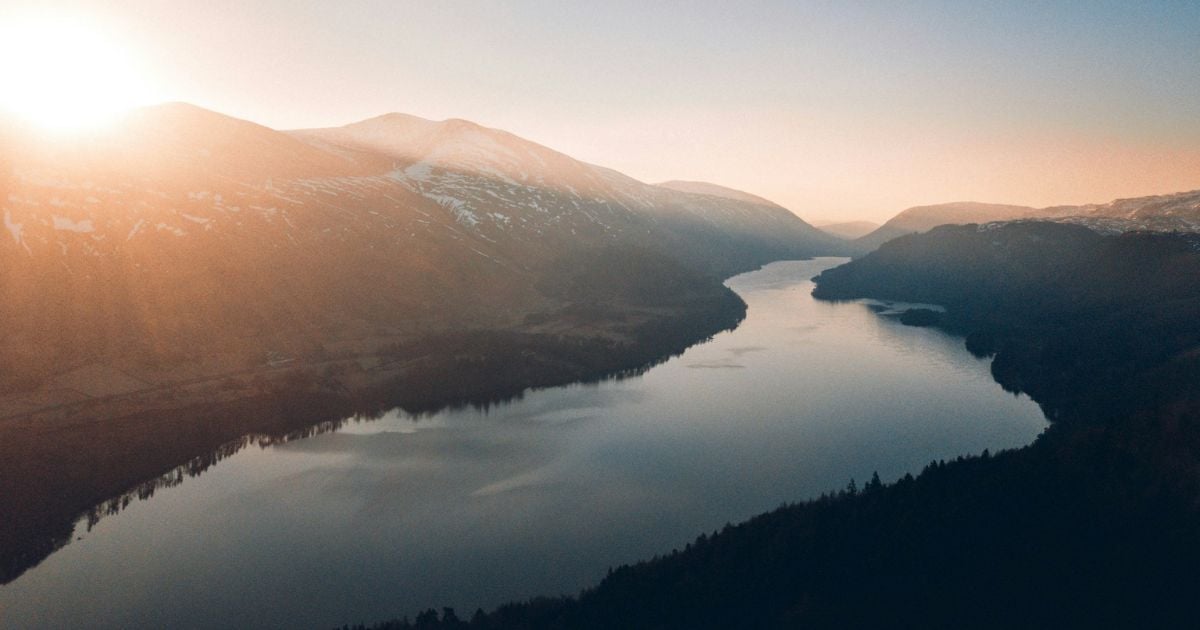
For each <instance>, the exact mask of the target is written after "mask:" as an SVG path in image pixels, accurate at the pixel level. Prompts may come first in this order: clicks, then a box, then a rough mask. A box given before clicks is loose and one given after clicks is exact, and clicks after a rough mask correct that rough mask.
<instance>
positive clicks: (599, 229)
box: [292, 114, 846, 276]
mask: <svg viewBox="0 0 1200 630" xmlns="http://www.w3.org/2000/svg"><path fill="white" fill-rule="evenodd" d="M292 134H293V135H294V136H296V137H298V138H301V139H305V140H308V141H310V142H312V143H314V144H316V145H318V146H325V147H334V148H337V149H339V150H340V149H351V150H360V151H369V152H372V153H375V154H380V155H385V156H387V157H388V158H390V159H392V160H393V167H394V170H393V172H392V173H393V174H392V176H393V177H394V178H395V179H396V181H398V182H400V183H401V184H402V185H404V186H405V187H406V188H408V189H409V190H412V191H414V192H417V193H418V194H421V195H423V196H425V197H427V198H429V199H432V200H435V201H436V202H437V203H439V204H442V205H444V206H446V207H448V208H450V209H451V211H452V212H454V213H455V214H456V216H458V217H459V218H460V219H461V220H462V221H463V222H464V223H467V224H469V227H470V228H472V229H474V230H478V231H484V232H489V233H492V232H496V231H497V230H502V231H505V232H507V236H509V237H513V236H515V237H516V238H517V239H518V240H520V241H521V247H522V249H523V250H529V249H531V248H536V247H539V246H544V245H546V244H547V242H548V241H547V239H550V238H553V237H554V236H555V235H559V236H566V235H567V233H568V232H569V236H568V238H567V240H568V241H570V242H571V245H572V247H577V246H578V244H579V241H580V240H581V239H582V240H587V239H596V238H599V239H601V240H603V239H615V238H624V239H632V240H636V241H638V242H640V243H643V244H645V245H646V246H650V247H657V248H662V249H664V250H666V251H668V252H669V253H670V254H671V255H672V256H674V257H677V258H680V259H683V260H685V261H686V262H688V263H689V264H691V265H693V266H696V267H699V268H705V269H707V270H709V271H710V272H712V273H715V274H717V275H722V276H724V275H729V274H730V273H733V272H736V271H742V270H745V269H749V268H753V267H756V266H758V265H760V264H762V263H763V262H766V261H768V260H776V259H779V258H788V257H796V256H801V257H806V256H811V255H822V254H839V253H844V252H845V251H846V246H845V245H844V244H841V243H838V242H836V241H834V240H832V239H829V238H828V237H827V236H826V235H824V234H822V233H821V232H820V231H818V230H816V229H815V228H813V227H812V226H810V225H808V224H807V223H805V222H804V221H803V220H801V219H800V218H799V217H797V216H795V215H794V214H792V213H791V212H789V211H787V210H786V209H784V208H782V207H780V206H779V205H777V204H775V203H772V202H770V201H767V200H765V199H762V198H760V197H756V196H754V195H750V194H748V193H743V192H740V191H734V190H731V189H728V188H723V187H721V186H716V185H713V184H702V183H689V184H686V185H682V184H681V185H678V186H675V185H670V184H668V185H659V186H653V185H649V184H645V183H642V182H640V181H637V180H635V179H633V178H630V177H627V176H625V175H623V174H621V173H618V172H616V171H613V170H611V169H607V168H603V167H598V166H594V165H590V164H587V163H584V162H580V161H578V160H575V159H574V158H571V157H569V156H567V155H564V154H562V153H559V152H557V151H554V150H552V149H549V148H547V147H544V146H541V145H538V144H536V143H533V142H530V141H528V140H525V139H522V138H519V137H517V136H514V135H512V134H509V133H507V132H504V131H501V130H497V129H491V128H488V127H483V126H481V125H477V124H474V123H471V122H467V121H463V120H446V121H440V122H435V121H430V120H425V119H422V118H417V117H415V116H408V115H403V114H388V115H385V116H380V117H377V118H372V119H369V120H365V121H362V122H359V123H354V124H351V125H347V126H345V127H338V128H333V129H309V130H300V131H295V132H292ZM700 243H703V245H704V247H702V248H699V249H697V248H696V245H698V244H700Z"/></svg>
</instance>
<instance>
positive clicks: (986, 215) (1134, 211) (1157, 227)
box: [857, 190, 1200, 249]
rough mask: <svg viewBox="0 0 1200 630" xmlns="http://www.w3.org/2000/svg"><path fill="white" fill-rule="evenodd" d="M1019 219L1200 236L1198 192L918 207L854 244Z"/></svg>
mask: <svg viewBox="0 0 1200 630" xmlns="http://www.w3.org/2000/svg"><path fill="white" fill-rule="evenodd" d="M1020 219H1046V220H1053V221H1059V222H1063V223H1073V224H1077V225H1086V226H1088V227H1090V228H1092V229H1094V230H1096V231H1099V232H1103V233H1108V234H1115V233H1120V232H1130V231H1151V232H1200V190H1194V191H1190V192H1181V193H1174V194H1169V195H1154V196H1150V197H1134V198H1129V199H1117V200H1115V201H1111V202H1109V203H1105V204H1086V205H1080V206H1050V207H1046V208H1032V207H1028V206H1011V205H1002V204H986V203H974V202H958V203H947V204H938V205H933V206H917V207H915V208H909V209H907V210H905V211H903V212H901V213H900V214H898V215H896V216H895V217H893V218H892V219H891V220H889V221H888V222H887V223H885V224H883V225H882V226H880V227H879V228H878V229H877V230H875V231H874V232H872V233H870V234H867V235H866V236H863V237H861V238H860V239H858V241H857V242H858V244H860V245H862V246H863V247H864V248H865V249H874V248H876V247H878V246H879V245H881V244H882V243H884V242H886V241H889V240H891V239H893V238H896V237H897V236H902V235H904V234H912V233H915V232H925V231H928V230H930V229H932V228H934V227H936V226H938V225H946V224H960V225H961V224H967V223H991V222H995V221H1013V220H1020Z"/></svg>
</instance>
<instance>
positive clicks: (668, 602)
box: [377, 222, 1200, 628]
mask: <svg viewBox="0 0 1200 630" xmlns="http://www.w3.org/2000/svg"><path fill="white" fill-rule="evenodd" d="M1198 250H1200V242H1198V241H1197V239H1196V238H1195V237H1192V236H1179V235H1163V234H1136V233H1131V234H1124V235H1121V236H1108V237H1105V236H1100V235H1098V234H1096V233H1094V232H1091V231H1089V230H1087V229H1084V228H1080V227H1077V226H1070V225H1059V224H1049V223H1032V222H1031V223H1024V222H1022V223H1010V224H1002V225H986V226H976V225H969V226H947V227H942V228H937V229H935V230H933V231H931V232H929V233H927V234H923V235H914V236H909V237H904V238H900V239H897V240H895V241H893V242H891V243H888V244H886V245H884V246H883V247H882V248H881V249H879V250H878V251H877V252H875V253H873V254H871V255H868V256H866V257H864V258H862V259H860V260H858V261H855V262H853V263H850V264H847V265H844V266H842V267H839V268H835V269H833V270H830V271H827V272H825V273H824V274H822V275H821V276H819V277H818V288H817V290H816V294H817V295H818V296H819V297H823V298H827V299H850V298H857V297H872V298H881V299H895V300H905V301H920V302H934V303H940V304H942V305H944V306H946V308H947V313H946V314H945V316H944V317H943V318H942V319H941V324H940V325H943V326H945V327H948V328H950V329H952V330H955V331H958V332H960V333H963V334H965V335H966V337H967V343H968V344H969V345H970V347H971V348H972V349H973V350H974V351H975V352H979V353H984V354H994V355H995V357H996V359H995V363H994V368H993V369H994V372H995V374H996V377H997V378H998V379H999V380H1000V381H1001V382H1002V383H1004V384H1005V386H1006V387H1009V388H1011V389H1014V390H1020V391H1025V392H1028V393H1029V394H1030V395H1032V396H1033V398H1034V399H1035V400H1037V401H1038V402H1040V403H1041V404H1043V406H1044V407H1045V408H1046V409H1047V410H1048V411H1049V412H1050V415H1051V417H1052V418H1053V419H1055V420H1056V421H1055V422H1054V423H1053V424H1052V425H1051V426H1050V428H1049V429H1047V430H1046V432H1045V433H1044V434H1043V435H1042V436H1041V437H1039V438H1038V440H1037V441H1036V442H1035V443H1034V444H1032V445H1031V446H1028V447H1026V448H1023V449H1019V450H1014V451H1007V452H1003V453H999V454H989V453H987V452H985V453H983V454H982V455H980V456H975V457H967V458H959V459H958V460H956V461H951V462H935V463H931V464H930V465H929V466H928V467H926V469H925V470H924V471H923V472H922V473H921V474H920V475H918V476H916V477H915V478H914V477H911V476H905V477H904V478H903V479H900V480H898V481H896V482H894V483H891V484H882V483H880V482H879V481H878V479H872V480H870V481H867V482H866V483H860V484H855V483H853V482H852V483H851V485H850V487H848V488H847V489H845V490H842V491H839V492H837V493H835V494H833V495H830V496H825V497H822V498H820V499H818V500H815V501H810V502H806V503H803V504H798V505H792V506H785V507H781V508H780V509H778V510H776V511H774V512H772V513H769V514H766V515H763V516H760V517H757V518H755V519H752V520H750V521H748V522H746V523H743V524H740V525H736V526H729V527H726V528H725V529H724V530H722V531H720V532H714V533H712V534H711V535H703V536H701V537H700V538H698V539H697V540H695V541H693V542H692V543H691V544H689V545H687V546H686V547H685V548H684V549H681V550H677V551H674V552H672V553H670V554H668V555H667V556H665V557H662V558H656V559H653V560H650V561H647V562H643V563H640V564H637V565H634V566H627V567H621V568H618V569H616V570H614V571H612V572H611V573H610V574H609V575H608V576H607V577H606V578H604V579H603V580H602V581H600V583H599V584H598V585H597V586H596V587H594V588H591V589H589V590H586V591H585V592H583V593H581V594H580V595H578V596H576V597H563V598H546V599H539V600H534V601H530V602H523V603H514V604H510V605H506V606H502V607H500V608H499V609H497V610H495V611H492V612H490V613H483V612H478V613H476V614H475V615H474V616H473V617H471V618H470V619H469V620H462V619H459V617H458V615H456V614H453V613H451V612H446V611H443V612H442V613H438V612H435V611H432V610H431V611H428V612H426V613H424V614H422V615H421V616H419V617H417V618H416V619H414V620H399V621H394V622H388V623H385V624H382V625H379V626H377V627H378V628H456V627H470V628H617V627H620V628H791V627H830V628H832V627H837V628H842V627H905V628H917V627H923V628H927V627H944V628H961V627H972V628H979V627H1002V628H1027V627H1056V628H1057V627H1184V626H1188V625H1191V624H1192V623H1194V619H1195V616H1196V614H1197V612H1200V611H1197V605H1196V603H1195V599H1194V597H1193V595H1192V594H1193V593H1194V592H1195V590H1196V588H1197V586H1200V577H1198V576H1197V574H1196V569H1195V567H1196V566H1198V565H1197V563H1198V562H1200V539H1198V538H1197V537H1196V532H1197V531H1200V529H1198V528H1200V404H1198V402H1200V395H1198V392H1200V370H1198V369H1197V363H1198V361H1200V352H1198V350H1200V335H1198V330H1197V329H1198V324H1197V322H1200V251H1198ZM860 482H861V480H860Z"/></svg>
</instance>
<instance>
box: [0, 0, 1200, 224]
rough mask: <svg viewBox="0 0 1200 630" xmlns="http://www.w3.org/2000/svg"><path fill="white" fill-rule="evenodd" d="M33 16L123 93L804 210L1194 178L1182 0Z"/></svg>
mask: <svg viewBox="0 0 1200 630" xmlns="http://www.w3.org/2000/svg"><path fill="white" fill-rule="evenodd" d="M30 11H36V12H38V13H40V14H42V15H49V16H52V19H56V20H57V19H60V18H61V19H63V20H72V21H74V22H75V23H82V24H85V25H86V28H87V29H90V30H92V31H94V32H97V33H100V34H101V35H102V36H103V37H104V38H106V40H107V41H113V42H118V43H119V45H120V47H121V49H122V51H123V52H124V53H125V54H124V56H123V57H122V58H123V59H125V60H126V61H124V62H121V63H127V64H128V65H129V68H126V70H129V71H130V72H133V73H135V74H136V76H135V81H133V83H136V84H137V89H136V90H134V89H133V88H131V87H128V85H127V84H130V83H131V82H129V81H126V82H124V83H122V84H120V85H117V84H116V83H113V85H114V86H115V87H113V88H112V90H113V91H114V92H118V91H122V90H124V91H125V92H128V93H130V94H133V92H134V91H136V100H137V101H138V102H146V103H149V102H160V101H174V100H180V101H187V102H191V103H195V104H197V105H201V106H203V107H207V108H210V109H214V110H217V111H220V112H222V113H226V114H229V115H232V116H237V117H239V118H246V119H249V120H253V121H255V122H258V123H261V124H265V125H267V126H270V127H274V128H277V129H290V128H302V127H324V126H336V125H341V124H346V123H349V122H353V121H356V120H360V119H364V118H368V117H371V116H375V115H379V114H382V113H385V112H391V111H400V112H406V113H410V114H415V115H418V116H423V117H426V118H432V119H438V120H440V119H445V118H465V119H469V120H473V121H476V122H478V123H481V124H484V125H487V126H491V127H497V128H502V129H506V130H508V131H511V132H513V133H516V134H518V135H521V136H523V137H526V138H529V139H531V140H534V141H536V142H539V143H542V144H545V145H547V146H550V147H552V148H555V149H557V150H560V151H563V152H564V153H567V154H569V155H572V156H574V157H576V158H579V159H582V160H585V161H588V162H592V163H596V164H601V165H604V166H608V167H611V168H615V169H617V170H619V171H622V172H624V173H626V174H628V175H631V176H633V177H636V178H638V179H641V180H643V181H649V182H657V181H662V180H668V179H685V180H703V181H711V182H714V183H718V184H722V185H726V186H730V187H733V188H738V189H742V190H746V191H749V192H752V193H755V194H758V195H762V196H764V197H767V198H770V199H772V200H774V201H777V202H779V203H781V204H782V205H784V206H786V207H788V208H789V209H791V210H793V211H794V212H796V213H797V214H799V215H800V216H802V217H804V218H806V219H810V220H841V219H844V220H851V219H869V220H876V221H882V220H885V219H886V218H888V217H890V216H892V215H894V214H896V213H897V212H898V211H900V210H902V209H904V208H906V207H909V206H914V205H921V204H929V203H940V202H948V201H961V200H976V201H988V202H996V203H1016V204H1027V205H1034V206H1046V205H1056V204H1068V203H1089V202H1104V201H1109V200H1111V199H1114V198H1117V197H1130V196H1141V195H1148V194H1158V193H1167V192H1174V191H1180V190H1191V189H1196V188H1200V2H1195V1H1194V0H1178V1H1169V0H1163V1H1157V2H1155V1H1150V0H1143V1H1139V2H1128V1H1121V2H1108V1H1106V0H1090V1H1080V2H1068V1H1062V2H1032V1H1031V2H1017V1H1009V2H999V1H997V2H990V1H979V2H962V1H954V2H935V1H913V2H904V1H900V0H892V1H881V2H865V1H863V2H856V1H848V0H843V1H838V2H816V1H813V2H803V1H797V0H792V1H784V0H779V1H759V2H754V1H745V2H710V1H705V0H691V1H686V2H682V1H672V0H656V1H655V2H645V1H640V2H626V1H624V0H605V1H603V2H597V1H595V0H590V1H586V2H576V1H568V0H544V1H540V2H533V1H517V0H514V1H502V0H437V1H433V0H423V1H408V0H391V1H385V0H372V1H367V0H358V1H355V0H344V1H341V2H328V1H321V0H263V1H258V2H251V1H247V0H206V1H204V2H196V1H195V0H187V1H172V0H121V1H115V0H93V1H54V0H41V1H39V2H27V1H26V0H5V2H4V5H3V8H0V25H3V20H9V21H13V20H15V19H17V16H21V15H23V14H25V13H28V12H30ZM14 23H15V22H14ZM29 46H31V47H35V48H36V46H37V44H36V43H34V44H29ZM40 52H44V51H39V50H30V51H28V55H29V57H28V58H36V56H37V55H38V54H40ZM18 56H19V57H25V55H24V54H19V55H18ZM109 65H111V63H110V64H109ZM10 88H11V86H10ZM3 89H5V88H4V87H3V86H0V97H2V96H3V95H2V90H3ZM87 89H88V90H91V91H92V92H97V91H104V90H105V88H104V87H102V85H101V86H98V85H97V84H96V83H95V82H91V83H89V85H88V87H87ZM81 91H82V90H81ZM78 96H79V97H80V98H89V96H88V94H84V93H81V94H79V95H78ZM118 96H119V95H118ZM131 98H132V97H131Z"/></svg>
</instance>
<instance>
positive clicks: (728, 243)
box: [0, 104, 840, 391]
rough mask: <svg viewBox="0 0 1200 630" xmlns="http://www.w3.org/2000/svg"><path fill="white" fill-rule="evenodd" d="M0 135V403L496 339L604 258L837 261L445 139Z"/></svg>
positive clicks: (159, 124)
mask: <svg viewBox="0 0 1200 630" xmlns="http://www.w3.org/2000/svg"><path fill="white" fill-rule="evenodd" d="M0 131H2V132H3V133H0V143H2V145H0V146H2V148H3V149H4V150H3V152H2V155H3V157H2V158H0V159H3V163H0V204H2V205H0V215H2V218H3V228H4V229H3V231H2V232H0V265H2V271H0V295H3V301H2V303H0V326H2V327H3V329H4V330H5V331H6V334H5V336H4V338H3V339H0V359H2V360H3V362H4V365H6V366H22V368H21V369H13V370H6V372H7V373H6V375H5V376H4V377H3V378H0V381H3V382H0V390H8V391H14V390H20V389H22V388H24V387H27V386H31V385H34V384H39V383H43V382H44V380H45V378H46V377H48V376H50V375H52V374H56V373H59V372H62V371H64V370H70V369H74V368H76V367H78V366H83V365H88V364H92V363H95V362H96V361H114V360H121V361H129V362H135V363H145V364H160V363H162V362H164V361H165V362H171V363H173V364H175V365H179V364H185V363H189V362H190V363H195V364H196V365H204V366H206V367H202V368H200V367H198V368H197V369H198V370H201V371H204V370H207V371H212V370H218V371H219V370H220V369H229V368H231V367H236V366H241V365H243V364H249V363H252V362H254V361H258V362H261V356H262V354H263V352H264V351H267V350H270V351H278V352H280V353H284V354H289V355H297V354H303V353H314V352H315V353H321V352H327V351H330V349H331V348H341V347H343V346H352V345H354V344H357V343H365V342H364V341H363V340H366V339H377V338H389V337H395V336H406V335H407V336H411V335H415V334H420V333H422V332H423V331H431V330H440V329H446V328H448V327H471V326H504V325H509V324H511V323H513V322H517V321H521V319H522V318H523V317H525V316H526V315H528V314H529V313H530V312H534V311H537V310H539V309H541V308H544V307H546V305H547V303H548V302H552V301H553V299H552V298H550V297H547V296H545V295H543V294H542V293H541V292H539V290H538V289H537V286H538V280H539V278H541V277H542V276H543V275H544V274H545V272H546V270H547V269H549V268H551V267H553V266H554V265H556V264H558V262H560V261H562V260H563V259H564V258H569V257H571V256H573V255H576V254H578V253H579V252H582V251H588V250H594V249H595V248H599V247H604V246H611V245H621V246H628V247H637V248H645V249H649V250H654V251H657V252H660V253H661V254H663V255H665V256H668V257H671V258H675V259H677V260H680V261H682V262H684V263H685V264H686V265H688V266H689V267H690V268H692V269H694V270H696V271H699V272H703V273H707V274H721V275H727V274H730V273H734V272H737V271H741V270H744V269H748V268H752V267H754V266H757V265H759V264H762V263H764V262H767V261H769V260H773V259H776V258H779V257H785V256H787V257H798V256H806V255H817V254H830V253H839V251H840V250H839V249H838V247H839V246H838V244H837V243H836V242H835V241H832V240H831V239H828V238H827V237H825V236H824V235H822V234H820V233H819V232H816V231H815V230H813V229H812V228H811V226H808V225H807V224H805V223H804V222H803V221H801V220H800V219H798V218H796V217H795V216H794V215H792V214H791V213H790V212H787V211H786V210H783V209H781V208H778V207H766V206H762V205H760V204H754V203H746V202H741V201H737V200H732V199H727V198H723V197H717V196H713V195H710V194H697V193H688V192H680V191H676V190H670V189H667V188H663V187H656V186H652V185H648V184H644V183H641V182H638V181H636V180H634V179H632V178H629V177H626V176H624V175H621V174H619V173H616V172H614V171H611V170H608V169H604V168H601V167H596V166H592V165H589V164H585V163H583V162H579V161H577V160H574V159H572V158H570V157H568V156H566V155H563V154H561V153H558V152H555V151H553V150H550V149H548V148H546V147H542V146H540V145H537V144H535V143H532V142H529V141H526V140H523V139H521V138H518V137H516V136H513V135H511V134H508V133H506V132H503V131H499V130H495V129H488V128H486V127H482V126H479V125H476V124H474V123H470V122H467V121H460V120H450V121H444V122H432V121H427V120H422V119H419V118H415V117H411V116H405V115H400V114H390V115H387V116H382V117H379V118H374V119H371V120H367V121H363V122H360V123H356V124H353V125H348V126H346V127H340V128H336V129H323V130H306V131H296V132H290V133H285V132H280V131H275V130H272V129H268V128H266V127H263V126H260V125H256V124H254V123H250V122H247V121H242V120H238V119H235V118H231V117H228V116H224V115H221V114H217V113H214V112H211V111H207V110H203V109H201V108H198V107H194V106H191V105H185V104H171V105H164V106H157V107H152V108H147V109H143V110H139V111H137V112H135V113H133V114H131V115H130V116H129V117H128V118H127V119H126V120H124V121H123V122H122V123H121V124H120V125H117V126H116V127H115V128H114V129H113V130H111V131H109V132H106V133H103V134H97V135H93V136H90V137H82V138H75V139H72V140H58V141H49V140H46V139H44V138H40V137H38V136H36V135H33V134H30V133H26V132H24V131H23V130H22V129H21V128H19V127H15V126H10V125H6V126H4V127H3V128H0ZM205 362H209V363H212V364H213V365H209V364H208V363H205ZM217 364H220V365H217ZM210 368H211V369H210Z"/></svg>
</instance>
